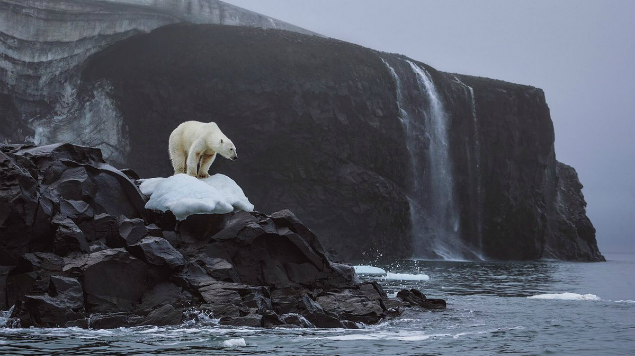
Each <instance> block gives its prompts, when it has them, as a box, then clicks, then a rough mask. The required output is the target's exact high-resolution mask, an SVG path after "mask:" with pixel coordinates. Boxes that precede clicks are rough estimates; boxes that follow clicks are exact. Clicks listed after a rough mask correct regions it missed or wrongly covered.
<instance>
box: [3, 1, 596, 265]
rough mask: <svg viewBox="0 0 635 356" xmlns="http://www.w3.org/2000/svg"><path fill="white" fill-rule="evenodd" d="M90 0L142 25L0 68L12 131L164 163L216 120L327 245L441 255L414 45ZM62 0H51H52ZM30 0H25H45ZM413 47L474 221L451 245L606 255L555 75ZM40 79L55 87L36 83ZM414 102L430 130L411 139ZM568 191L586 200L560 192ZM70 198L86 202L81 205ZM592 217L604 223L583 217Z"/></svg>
mask: <svg viewBox="0 0 635 356" xmlns="http://www.w3.org/2000/svg"><path fill="white" fill-rule="evenodd" d="M192 1H194V0H192ZM201 1H203V0H201ZM203 2H205V3H206V4H208V5H209V4H212V3H213V4H212V5H214V4H216V5H218V6H216V5H214V6H212V7H213V9H215V10H218V9H221V8H228V7H227V5H223V4H222V3H221V2H216V1H215V0H208V1H203ZM68 3H70V4H75V5H76V1H75V0H65V1H64V4H68ZM83 3H85V4H84V6H88V7H96V8H100V9H101V8H104V7H106V8H108V9H109V11H111V12H103V13H102V12H100V16H98V18H96V19H95V21H96V22H98V23H100V24H104V26H105V27H106V28H108V26H111V25H114V24H117V23H119V22H118V21H119V20H117V19H114V18H111V17H109V16H110V14H112V13H115V14H118V15H121V16H122V17H117V18H121V19H127V20H128V21H129V22H126V24H128V25H129V26H130V28H129V30H128V31H124V32H121V33H118V34H114V35H112V36H104V37H102V36H95V34H91V33H88V34H87V33H77V34H75V35H76V37H77V41H76V42H75V43H76V44H77V46H80V45H81V46H83V47H82V48H83V49H84V50H82V51H81V55H78V56H75V57H72V58H68V61H66V59H67V57H64V58H63V59H59V60H55V61H54V63H56V64H59V66H56V68H58V67H59V68H63V70H60V72H59V73H57V74H55V76H53V77H55V78H56V80H51V81H50V83H48V84H47V85H46V86H44V87H42V88H40V87H39V86H33V85H29V84H28V83H29V80H35V81H37V80H38V78H39V76H38V75H39V74H38V75H35V76H29V77H28V78H27V79H28V80H26V79H25V80H19V81H17V82H16V84H15V85H14V84H11V83H13V82H11V83H9V80H10V79H12V78H13V79H15V78H14V77H15V76H13V77H11V76H9V75H8V74H7V75H6V78H4V77H2V73H1V72H0V83H2V80H4V82H6V83H9V84H7V85H6V86H7V88H0V89H2V90H0V123H6V124H2V125H0V135H2V136H1V137H0V140H2V139H3V137H4V139H7V140H11V141H18V140H27V139H28V138H29V137H30V136H33V139H34V140H36V141H38V142H56V141H58V140H74V141H75V142H82V143H85V144H89V145H91V146H99V147H101V148H102V149H103V150H104V152H106V156H107V158H108V161H109V162H110V163H113V164H119V165H126V166H132V167H135V169H136V170H137V171H138V172H139V173H140V175H141V176H143V177H150V176H165V175H168V174H171V169H170V165H169V163H168V154H167V150H166V147H167V140H168V137H169V134H170V132H171V130H173V129H174V128H175V127H176V126H177V125H178V124H179V123H181V122H183V121H185V120H200V121H212V120H213V121H216V122H217V123H218V124H219V126H220V127H222V129H223V131H224V132H225V133H226V134H227V135H228V136H229V137H231V138H232V139H233V141H234V142H235V143H236V145H237V147H238V150H240V151H241V163H240V164H232V163H231V162H226V161H224V160H217V162H215V163H214V166H213V167H212V170H213V171H215V172H221V173H225V174H227V175H229V176H231V177H233V178H234V179H235V180H236V181H238V182H239V183H240V185H241V186H242V187H243V189H244V190H245V191H246V193H247V195H248V196H250V199H251V201H252V202H253V203H254V204H255V205H256V206H257V207H259V209H261V210H262V211H264V212H269V213H270V212H274V211H279V210H281V209H286V208H289V209H291V210H292V211H294V212H295V213H296V214H297V216H298V217H299V218H300V219H301V220H302V221H304V222H305V223H307V224H308V225H309V226H311V227H312V229H314V231H316V233H317V234H318V235H319V236H321V237H322V240H323V241H322V242H323V243H324V246H325V248H326V250H327V252H328V253H329V254H331V255H333V256H336V257H337V258H339V259H343V260H351V259H360V258H375V257H378V256H379V255H382V256H384V257H392V258H400V257H411V254H412V252H413V251H415V252H416V253H417V254H419V255H420V257H431V258H437V257H440V254H439V253H437V252H436V251H434V247H433V246H431V244H430V240H433V239H445V238H449V237H448V236H436V235H444V234H439V231H443V229H434V228H433V227H431V226H430V225H431V224H430V221H435V214H438V210H445V209H439V206H438V205H435V204H432V203H430V202H431V201H433V200H434V199H438V197H437V198H435V197H434V189H433V188H430V187H433V185H431V184H430V181H431V180H432V178H433V177H432V176H433V174H431V173H430V172H431V170H432V169H431V168H430V167H432V166H435V167H436V164H435V165H433V164H432V163H431V159H430V155H431V154H432V153H434V152H432V151H434V150H432V149H431V146H432V143H431V141H434V138H433V137H432V136H434V135H433V134H432V132H433V131H434V128H432V127H429V126H428V124H427V123H426V120H425V119H426V118H428V117H429V115H430V110H429V108H430V107H431V102H430V98H429V95H427V94H430V93H429V90H425V89H424V88H422V87H421V85H420V83H418V82H417V77H416V75H415V73H414V72H413V69H412V68H411V67H410V66H409V64H408V63H407V62H406V61H407V60H409V59H408V58H406V57H404V56H400V55H395V54H388V53H380V52H377V51H373V50H370V49H367V48H363V47H360V46H356V45H353V44H350V43H345V42H341V41H336V40H333V39H328V38H322V37H318V36H309V35H306V34H302V33H298V32H303V31H302V30H301V29H298V28H294V27H290V26H285V27H284V28H286V29H289V30H293V31H296V32H295V33H294V32H289V31H280V30H274V29H268V30H263V29H259V28H248V27H237V26H233V27H230V26H219V25H191V24H190V25H183V24H180V25H169V26H164V25H167V24H172V23H174V22H182V21H185V22H195V23H200V22H212V23H225V22H223V21H222V19H223V18H231V16H230V17H227V16H229V15H227V14H230V13H232V12H231V11H225V12H223V11H220V10H219V11H220V12H218V14H221V15H222V16H220V15H219V17H218V18H219V19H221V20H220V21H216V20H214V21H211V20H210V21H207V20H205V21H202V20H201V21H194V20H192V16H194V17H196V14H195V13H191V12H186V13H185V14H183V13H180V14H179V13H174V11H171V10H170V9H165V8H158V9H150V8H152V5H148V6H144V7H142V9H140V8H139V9H136V11H131V10H130V7H129V6H128V5H124V4H117V3H116V2H109V3H103V2H95V1H92V2H91V1H85V2H83ZM217 3H221V4H220V5H219V4H217ZM51 4H52V3H51ZM51 4H48V5H47V7H46V9H43V10H42V11H44V12H45V13H46V12H47V11H50V10H51V8H54V7H55V6H56V5H51ZM20 6H21V7H27V8H28V7H29V6H31V1H29V2H26V3H25V4H23V5H20ZM20 6H18V5H14V7H10V8H9V7H7V6H6V5H4V4H3V2H2V1H0V15H1V14H3V13H6V14H9V15H13V14H14V13H15V12H19V11H18V10H17V9H18V8H19V7H20ZM210 6H211V5H210ZM81 9H82V7H80V10H81ZM137 10H138V11H137ZM142 10H143V11H142ZM150 10H151V11H150ZM168 10H170V11H168ZM3 11H4V12H3ZM60 11H61V10H60ZM147 11H149V12H147ZM236 11H237V10H236ZM62 12H63V11H62ZM80 12H81V11H80ZM212 13H217V12H214V11H211V12H210V14H212ZM205 14H207V13H205ZM7 16H8V15H7ZM20 16H24V15H21V12H20ZM60 16H61V17H62V18H63V15H60ZM210 16H211V15H210ZM223 16H225V17H223ZM80 17H82V16H80ZM212 17H213V16H212ZM215 18H216V17H214V19H215ZM236 18H237V19H240V21H237V22H234V23H238V24H242V25H246V26H256V27H258V26H260V27H263V26H264V27H267V26H266V25H265V22H267V21H266V17H263V16H257V14H253V13H249V12H246V13H243V12H240V11H239V13H238V14H237V15H236ZM250 18H251V19H254V20H253V21H250V20H247V19H250ZM263 19H265V20H263ZM208 20H209V19H208ZM121 21H123V20H121ZM41 22H42V20H41V19H40V18H39V17H35V18H33V19H31V18H29V23H32V26H33V27H35V28H37V27H38V26H42V27H44V25H42V23H41ZM282 25H283V24H280V26H282ZM274 27H275V26H274ZM46 28H50V29H51V30H50V31H51V33H48V32H46V31H44V32H42V33H43V36H44V37H42V38H34V39H32V40H33V42H38V41H39V42H42V43H43V46H42V47H41V48H45V47H46V46H49V45H50V46H57V45H58V44H57V43H58V42H59V41H55V39H56V37H55V36H58V35H59V34H58V33H57V32H56V31H55V29H57V27H56V26H53V25H51V26H48V27H46ZM95 28H97V29H100V28H101V27H99V26H97V27H95ZM155 28H157V29H156V30H154V31H152V32H151V33H147V34H138V35H136V36H133V35H135V34H137V33H138V32H140V31H147V30H150V29H155ZM78 31H79V30H78ZM82 31H83V30H82ZM80 32H81V31H80ZM94 38H99V39H101V40H102V41H101V42H100V41H98V40H95V39H94ZM0 40H2V39H0ZM69 43H72V42H69ZM21 45H22V46H26V44H22V43H21V42H19V43H18V42H16V46H21ZM104 48H105V49H104ZM101 49H103V50H102V51H100V52H97V51H98V50H101ZM11 53H12V54H15V53H14V52H11ZM16 53H17V52H16ZM19 53H22V52H19ZM24 53H30V52H24ZM90 54H93V55H92V56H89V55H90ZM30 59H31V60H34V59H33V58H30ZM412 62H413V65H415V66H417V67H418V68H421V69H423V70H424V71H425V72H426V73H427V74H428V75H429V77H430V80H431V81H432V82H433V85H434V87H435V89H436V92H437V94H438V99H439V102H440V103H441V104H442V106H443V107H444V116H443V121H444V124H445V125H446V126H447V132H448V135H447V136H448V137H447V141H448V144H447V152H444V153H445V154H447V160H448V162H449V163H450V164H449V165H448V167H447V168H448V175H449V176H450V177H451V179H448V181H449V182H450V183H449V185H450V187H449V188H448V189H449V190H450V191H451V194H449V195H451V197H450V198H448V199H451V200H452V207H453V208H454V209H452V211H451V215H453V216H452V219H451V224H449V225H450V226H449V227H451V230H455V231H453V232H452V233H453V234H455V235H456V236H457V238H458V239H460V243H458V244H457V245H458V247H455V249H456V250H457V251H454V252H456V253H457V254H458V255H461V256H463V257H464V258H473V257H475V256H482V257H484V258H490V259H520V260H524V259H539V258H543V257H549V258H551V257H556V258H561V259H573V260H585V261H597V260H602V259H603V257H602V256H601V254H600V253H599V252H598V251H597V244H596V243H595V236H594V233H593V229H592V226H591V225H590V222H588V224H587V223H582V220H584V219H586V218H584V219H581V218H580V214H582V215H585V214H584V205H585V203H584V200H583V197H582V195H581V194H568V193H566V192H564V191H562V189H566V187H567V185H566V184H565V183H564V180H566V179H568V178H564V177H565V176H567V175H566V174H564V173H563V172H564V171H563V170H559V169H558V170H557V166H558V162H557V161H556V154H555V152H554V139H555V137H554V130H553V125H552V121H551V118H550V114H549V108H548V106H547V104H546V99H545V96H544V93H543V91H542V90H540V89H537V88H533V87H529V86H524V85H516V84H511V83H506V82H502V81H497V80H492V79H486V78H476V77H470V76H465V75H454V74H450V73H443V72H439V71H437V70H435V69H434V68H431V67H429V66H427V65H425V64H423V63H419V62H415V61H412ZM387 65H389V66H391V67H392V68H393V70H394V71H395V75H396V76H397V77H398V79H399V81H400V83H399V84H400V85H398V83H397V81H396V79H395V78H394V77H393V75H392V73H391V70H390V69H388V67H387ZM42 68H44V66H42ZM36 69H38V70H40V69H41V68H40V67H37V68H36ZM36 72H37V71H36ZM38 73H39V72H38ZM18 74H19V73H18ZM36 74H37V73H36ZM3 78H4V79H3ZM65 78H71V79H72V80H70V79H69V80H66V79H65ZM59 83H62V84H59ZM49 84H50V85H49ZM58 84H59V85H58ZM58 86H59V87H58ZM40 89H42V90H45V91H46V92H47V93H48V94H46V93H40V92H34V90H35V91H37V90H40ZM3 93H4V94H3ZM50 93H54V94H55V95H50ZM42 98H45V99H46V100H41V99H42ZM33 108H36V109H33ZM404 112H405V113H408V114H409V115H411V116H412V117H411V118H410V119H411V120H413V122H412V125H413V126H412V127H415V126H418V127H420V131H421V134H420V135H418V138H417V139H416V142H413V143H412V144H411V145H410V144H408V143H407V142H408V138H407V133H406V130H405V129H404V123H403V121H404V117H403V116H404V114H403V113H404ZM33 117H35V118H36V120H31V121H27V118H33ZM52 118H55V120H53V119H52ZM412 127H411V128H412ZM431 152H432V153H431ZM149 156H151V157H153V159H148V157H149ZM426 187H428V188H426ZM565 195H566V196H567V197H568V198H567V199H565V198H564V196H565ZM558 197H560V198H558ZM557 201H560V202H566V204H572V205H571V207H568V206H567V207H564V208H562V207H558V205H557V204H558V203H557ZM574 207H575V208H574ZM580 207H581V208H582V210H580ZM68 209H73V210H77V212H76V213H78V214H79V213H82V212H83V211H82V210H81V209H82V207H81V206H76V207H75V206H69V207H68ZM413 212H421V215H422V216H413ZM567 214H573V215H567ZM115 218H117V219H118V218H119V216H115ZM586 220H587V221H588V219H586ZM421 221H423V222H424V223H423V224H422V223H420V222H421ZM448 221H449V220H448ZM100 224H102V223H100ZM103 224H106V221H103ZM571 224H573V225H575V226H576V227H575V228H573V229H572V228H570V226H571ZM581 224H582V225H585V226H586V225H588V226H589V227H591V228H583V229H582V230H584V232H581V230H580V229H578V227H579V226H582V225H581ZM106 225H107V224H106ZM455 225H456V229H455ZM78 226H79V225H78ZM109 226H110V225H109ZM79 227H80V228H82V227H81V226H79ZM56 229H57V227H56ZM100 229H101V227H100ZM445 230H448V226H446V227H445ZM72 231H73V228H72V226H70V227H68V226H63V227H61V228H60V234H61V235H60V236H61V237H60V239H63V240H64V241H66V245H69V246H71V245H72V246H74V245H76V244H78V243H80V242H76V241H77V236H76V235H73V234H72ZM82 231H83V229H82ZM580 234H582V235H580ZM168 235H170V234H168ZM581 236H583V237H581ZM165 237H168V238H169V236H165ZM112 238H114V239H117V238H118V237H116V236H112ZM133 238H136V237H133ZM108 244H109V246H115V245H118V246H121V245H122V244H123V242H122V241H113V240H112V239H111V240H110V242H109V243H108ZM64 248H66V247H64ZM69 248H71V247H69ZM72 248H76V247H72Z"/></svg>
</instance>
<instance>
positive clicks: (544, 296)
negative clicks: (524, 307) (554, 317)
mask: <svg viewBox="0 0 635 356" xmlns="http://www.w3.org/2000/svg"><path fill="white" fill-rule="evenodd" d="M527 298H528V299H558V300H601V299H600V297H598V296H597V295H595V294H578V293H551V294H549V293H548V294H538V295H532V296H529V297H527Z"/></svg>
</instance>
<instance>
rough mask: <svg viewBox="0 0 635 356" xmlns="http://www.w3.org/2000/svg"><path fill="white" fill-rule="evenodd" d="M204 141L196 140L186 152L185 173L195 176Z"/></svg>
mask: <svg viewBox="0 0 635 356" xmlns="http://www.w3.org/2000/svg"><path fill="white" fill-rule="evenodd" d="M205 149H206V147H205V143H204V142H203V140H200V139H199V140H196V141H195V142H194V143H193V144H192V147H190V151H189V152H188V154H187V167H186V169H187V174H188V175H190V176H193V177H196V176H197V173H198V172H197V169H198V162H199V161H200V159H201V154H202V153H203V151H205Z"/></svg>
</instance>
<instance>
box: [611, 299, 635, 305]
mask: <svg viewBox="0 0 635 356" xmlns="http://www.w3.org/2000/svg"><path fill="white" fill-rule="evenodd" d="M615 303H629V304H631V303H635V300H616V301H615Z"/></svg>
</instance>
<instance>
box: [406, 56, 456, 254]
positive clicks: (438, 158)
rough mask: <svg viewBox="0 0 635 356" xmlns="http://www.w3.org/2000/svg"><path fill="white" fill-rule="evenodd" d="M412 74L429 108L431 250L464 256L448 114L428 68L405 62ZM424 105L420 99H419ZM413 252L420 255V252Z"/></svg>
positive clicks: (429, 232) (426, 112)
mask: <svg viewBox="0 0 635 356" xmlns="http://www.w3.org/2000/svg"><path fill="white" fill-rule="evenodd" d="M407 62H408V64H409V65H410V68H411V69H412V71H413V72H414V73H415V76H416V79H417V85H418V87H419V92H421V93H425V95H426V96H427V101H428V107H427V108H424V109H423V110H422V111H423V112H424V114H425V126H426V129H427V130H426V131H427V134H428V137H429V140H430V143H429V146H428V164H429V167H427V168H428V171H429V182H428V184H429V192H430V194H429V199H430V201H429V202H427V203H426V205H427V206H428V207H429V210H428V215H429V219H430V221H429V223H430V225H429V226H427V228H428V229H427V230H428V234H427V235H428V238H429V239H430V240H431V242H432V247H433V249H434V252H435V253H436V254H437V255H439V256H440V257H442V258H443V259H464V255H463V252H462V250H463V249H462V243H461V238H460V232H459V225H460V217H459V212H458V209H457V207H456V201H455V196H454V177H453V174H452V169H453V168H452V161H451V158H450V144H449V139H448V127H447V123H448V117H447V114H446V112H445V109H444V107H443V103H442V102H441V100H440V98H439V94H438V92H437V89H436V87H435V86H434V82H433V81H432V78H431V77H430V75H429V74H428V72H427V71H425V70H424V69H422V68H421V67H419V66H418V65H416V64H414V63H413V62H411V61H407ZM420 104H423V102H420ZM415 252H417V253H419V254H421V253H422V252H423V251H417V247H416V246H415Z"/></svg>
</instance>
